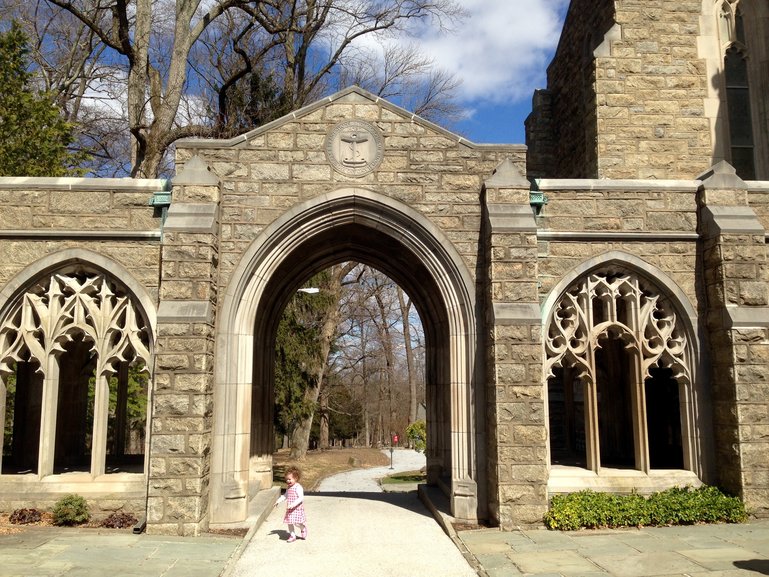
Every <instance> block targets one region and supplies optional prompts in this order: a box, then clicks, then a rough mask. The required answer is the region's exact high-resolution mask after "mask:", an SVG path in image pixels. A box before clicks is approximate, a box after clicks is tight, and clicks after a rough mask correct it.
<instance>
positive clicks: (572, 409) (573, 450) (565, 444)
mask: <svg viewBox="0 0 769 577" xmlns="http://www.w3.org/2000/svg"><path fill="white" fill-rule="evenodd" d="M547 390H548V412H549V419H550V460H551V462H552V463H553V464H557V465H570V466H573V467H587V452H586V451H587V444H586V442H585V385H584V384H583V383H582V381H581V380H580V379H579V378H578V376H577V375H576V374H575V372H574V371H573V370H572V369H571V368H570V367H555V368H554V369H553V376H552V377H551V378H550V379H548V381H547Z"/></svg>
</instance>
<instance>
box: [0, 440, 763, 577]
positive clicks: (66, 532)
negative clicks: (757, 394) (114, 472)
mask: <svg viewBox="0 0 769 577" xmlns="http://www.w3.org/2000/svg"><path fill="white" fill-rule="evenodd" d="M412 457H413V458H414V459H416V462H412V461H409V459H410V458H412ZM420 457H421V458H422V459H424V457H422V456H414V455H411V456H409V455H408V454H407V452H400V451H396V452H395V455H394V467H395V469H396V470H411V469H416V468H418V467H419V466H421V465H419V461H418V459H419V458H420ZM422 463H423V461H422ZM366 471H368V472H366ZM392 472H393V471H392V470H390V469H389V467H382V468H379V469H367V470H363V469H360V470H356V471H354V472H351V473H349V474H343V475H341V476H335V477H333V478H331V479H329V480H327V481H326V482H325V483H323V484H322V485H321V486H320V487H319V491H318V492H317V493H312V494H309V495H308V500H307V509H308V515H309V528H310V534H309V537H308V539H307V541H297V542H296V543H291V544H289V543H286V542H285V541H284V540H283V539H285V536H286V533H285V525H283V523H282V508H280V507H279V508H278V509H272V508H271V507H270V506H269V504H270V503H271V501H272V499H274V497H275V495H276V493H275V492H274V491H273V492H272V493H269V494H268V493H267V492H264V493H265V494H264V499H262V500H261V501H260V502H259V503H258V504H257V505H256V506H255V510H254V514H255V516H256V517H255V518H258V517H259V513H260V512H261V513H264V515H262V516H261V518H262V519H263V522H262V523H261V524H259V525H258V526H257V525H256V524H255V525H254V528H253V529H252V530H251V531H250V532H249V534H248V535H247V536H246V537H245V538H244V539H240V538H234V537H221V536H216V535H210V534H209V535H206V536H203V537H195V538H193V537H190V538H183V537H160V536H153V535H146V534H141V535H134V534H132V533H128V532H125V531H110V530H104V529H102V530H95V529H71V528H69V529H56V528H37V529H36V528H30V529H27V530H25V531H24V532H21V533H17V534H12V535H0V577H43V576H46V577H47V576H63V577H97V576H98V577H103V576H104V575H105V574H109V575H112V576H114V577H123V576H126V577H133V576H137V577H138V576H142V577H220V576H221V577H245V576H246V575H248V576H249V577H251V576H254V575H269V576H272V575H291V576H292V577H300V576H302V575H312V576H313V577H324V576H325V575H333V576H334V577H346V576H347V575H355V576H356V577H368V576H387V577H390V576H395V577H397V576H399V575H403V576H404V577H405V576H407V577H439V576H440V577H443V576H447V577H455V576H456V577H474V576H475V575H479V576H480V577H509V576H519V575H525V576H527V577H557V576H561V577H578V576H579V577H598V576H611V577H749V576H752V577H756V576H760V575H769V521H761V522H752V523H747V524H744V525H701V526H695V527H664V528H648V529H626V530H612V531H575V532H566V533H561V532H555V531H546V530H544V529H540V530H529V531H512V532H503V531H499V530H496V529H480V530H472V531H460V532H458V533H457V532H454V531H453V528H452V526H451V523H450V518H448V517H447V515H446V512H447V503H446V500H445V497H443V496H442V495H441V494H440V492H438V491H437V490H429V488H428V490H426V491H425V490H423V492H422V493H423V499H424V500H425V501H426V502H427V503H428V504H429V505H430V507H426V506H425V505H423V504H422V502H420V500H419V499H418V498H417V497H416V493H415V492H413V491H412V492H409V493H400V494H398V493H396V494H392V493H389V494H383V493H380V492H378V491H379V485H378V483H377V482H376V480H375V479H376V478H378V477H381V476H385V475H387V474H390V473H392ZM348 490H353V491H355V492H354V493H352V494H351V493H344V492H342V491H348ZM260 495H261V494H260ZM436 520H437V522H436ZM447 535H448V536H447Z"/></svg>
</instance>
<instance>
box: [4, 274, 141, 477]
mask: <svg viewBox="0 0 769 577" xmlns="http://www.w3.org/2000/svg"><path fill="white" fill-rule="evenodd" d="M149 356H150V355H149V331H148V328H147V327H146V326H145V322H144V320H143V319H142V318H141V317H140V315H139V314H138V311H137V309H136V308H135V306H134V304H133V302H132V300H131V299H130V298H129V296H128V294H127V291H126V290H125V289H123V288H122V287H120V286H118V284H117V283H116V282H115V281H113V280H111V279H109V278H108V277H107V276H106V275H103V274H99V273H91V272H86V271H73V272H71V273H63V272H62V273H57V274H53V275H51V276H49V277H47V278H45V279H43V280H42V281H41V282H39V283H38V284H36V285H33V286H31V287H30V288H29V289H28V290H27V292H25V293H24V294H23V295H21V297H20V298H19V300H18V301H17V302H16V304H15V305H14V306H13V307H11V308H10V309H9V312H8V314H7V315H6V317H5V319H4V320H3V322H2V324H0V380H1V382H2V384H3V385H4V388H3V389H2V393H3V397H4V401H5V402H4V405H5V406H4V407H0V420H1V421H2V422H3V460H2V469H0V473H2V474H12V473H37V474H38V475H41V476H46V475H50V474H60V473H69V472H90V474H91V475H92V476H94V477H98V476H100V475H103V474H104V473H110V472H125V471H130V472H143V470H144V447H145V438H146V427H147V406H148V394H149V379H148V376H147V372H146V368H145V365H146V361H147V359H149ZM53 415H55V416H56V418H55V427H54V426H53V419H52V417H53Z"/></svg>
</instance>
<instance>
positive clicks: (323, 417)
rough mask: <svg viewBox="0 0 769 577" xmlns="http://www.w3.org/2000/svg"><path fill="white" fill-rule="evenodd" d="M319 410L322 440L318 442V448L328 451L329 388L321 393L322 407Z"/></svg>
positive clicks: (324, 388)
mask: <svg viewBox="0 0 769 577" xmlns="http://www.w3.org/2000/svg"><path fill="white" fill-rule="evenodd" d="M318 409H319V411H320V435H319V436H320V439H319V441H318V446H319V447H320V448H321V449H327V448H328V429H329V422H328V416H329V415H328V387H323V390H321V392H320V405H319V406H318Z"/></svg>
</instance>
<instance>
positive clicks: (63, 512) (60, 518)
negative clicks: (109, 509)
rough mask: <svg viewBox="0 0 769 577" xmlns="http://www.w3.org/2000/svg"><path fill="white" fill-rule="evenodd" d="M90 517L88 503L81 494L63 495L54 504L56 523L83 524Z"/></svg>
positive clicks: (54, 521)
mask: <svg viewBox="0 0 769 577" xmlns="http://www.w3.org/2000/svg"><path fill="white" fill-rule="evenodd" d="M90 517H91V516H90V514H89V512H88V503H87V502H86V500H85V499H84V498H83V497H81V496H80V495H67V496H65V497H62V498H61V499H59V500H58V501H56V504H55V505H54V506H53V523H54V525H81V524H83V523H86V522H88V519H90Z"/></svg>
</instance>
